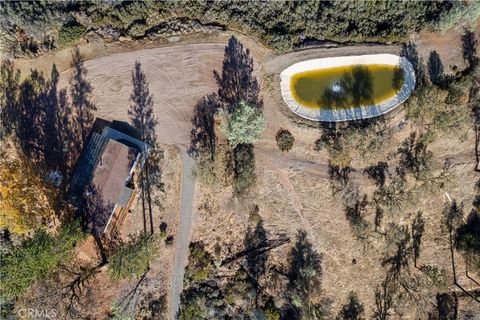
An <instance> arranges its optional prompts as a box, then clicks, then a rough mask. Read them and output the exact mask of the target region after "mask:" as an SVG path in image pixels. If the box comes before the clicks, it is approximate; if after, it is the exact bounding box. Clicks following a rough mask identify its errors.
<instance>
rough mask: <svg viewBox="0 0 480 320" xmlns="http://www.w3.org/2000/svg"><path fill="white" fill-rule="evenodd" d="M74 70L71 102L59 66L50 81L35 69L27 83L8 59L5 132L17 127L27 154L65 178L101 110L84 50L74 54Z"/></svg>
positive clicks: (5, 64)
mask: <svg viewBox="0 0 480 320" xmlns="http://www.w3.org/2000/svg"><path fill="white" fill-rule="evenodd" d="M72 68H73V78H72V80H71V82H70V85H71V90H70V98H71V101H69V96H68V94H67V91H66V90H65V89H61V90H58V81H59V73H58V70H57V68H56V66H55V65H53V67H52V70H51V75H50V79H49V80H47V79H46V77H45V76H44V75H43V73H42V72H38V71H37V70H31V71H30V74H29V75H28V76H27V77H26V78H25V80H23V81H22V82H21V83H20V81H19V77H20V74H19V72H18V71H15V70H14V69H13V65H12V64H11V63H10V62H8V61H6V62H3V63H2V68H1V69H2V72H1V74H2V80H4V81H5V82H2V87H3V89H5V90H6V91H5V93H4V94H3V95H2V100H4V102H3V103H4V107H3V108H2V124H3V125H4V126H3V128H4V129H3V130H2V131H3V134H9V133H10V132H12V131H14V133H15V136H16V139H17V141H18V142H19V145H20V147H21V149H22V152H23V153H24V154H25V155H26V156H27V157H28V158H29V159H30V160H31V161H32V162H33V163H35V164H36V165H38V166H39V168H40V169H43V170H46V171H49V170H60V171H61V172H62V173H63V175H64V176H66V175H67V174H68V173H69V171H70V169H71V168H72V167H73V164H74V163H75V160H76V158H77V157H78V155H79V154H80V150H81V148H82V146H83V142H84V141H85V139H86V135H87V133H88V131H89V129H90V126H91V124H92V123H93V111H95V110H96V107H95V105H94V104H93V103H92V102H91V100H90V98H91V97H90V96H91V92H92V87H91V85H90V83H89V82H88V81H87V79H86V75H87V70H86V69H85V67H84V66H83V63H82V62H81V55H80V52H79V50H78V48H76V49H75V50H74V53H73V56H72ZM3 103H2V104H3Z"/></svg>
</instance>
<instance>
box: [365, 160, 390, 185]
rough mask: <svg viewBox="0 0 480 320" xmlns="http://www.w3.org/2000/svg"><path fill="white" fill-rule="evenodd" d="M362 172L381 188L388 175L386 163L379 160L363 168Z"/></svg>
mask: <svg viewBox="0 0 480 320" xmlns="http://www.w3.org/2000/svg"><path fill="white" fill-rule="evenodd" d="M363 174H364V175H366V176H368V177H369V178H370V179H372V180H373V181H374V182H375V184H376V185H377V187H379V188H383V187H384V186H385V181H386V179H387V176H388V163H386V162H384V161H379V162H378V163H377V164H376V165H373V166H369V167H367V168H365V170H363Z"/></svg>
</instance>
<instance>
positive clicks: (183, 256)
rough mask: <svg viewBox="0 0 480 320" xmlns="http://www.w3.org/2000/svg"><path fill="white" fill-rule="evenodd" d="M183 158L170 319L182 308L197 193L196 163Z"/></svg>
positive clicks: (184, 154) (185, 157)
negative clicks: (193, 175) (194, 198)
mask: <svg viewBox="0 0 480 320" xmlns="http://www.w3.org/2000/svg"><path fill="white" fill-rule="evenodd" d="M181 157H182V188H181V190H182V191H181V204H180V217H179V226H178V232H177V235H176V237H177V239H176V243H175V258H174V265H173V271H172V278H171V289H170V297H171V298H170V308H169V312H170V314H169V316H168V319H175V315H176V313H177V312H178V308H179V306H180V294H181V293H182V289H183V276H184V274H185V266H186V265H187V259H188V247H189V244H190V235H191V229H192V214H193V196H194V193H195V181H194V180H193V177H192V170H193V166H194V161H193V159H192V158H190V156H189V155H188V154H187V153H186V152H185V150H181Z"/></svg>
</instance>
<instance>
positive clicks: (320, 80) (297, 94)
mask: <svg viewBox="0 0 480 320" xmlns="http://www.w3.org/2000/svg"><path fill="white" fill-rule="evenodd" d="M290 81H291V82H290V86H291V88H290V90H291V91H292V95H293V97H294V98H295V100H296V101H297V102H299V103H300V104H302V105H304V106H305V107H308V108H313V109H322V108H323V109H349V108H352V107H362V106H369V105H373V104H378V103H379V102H381V101H384V100H386V99H389V98H392V97H393V96H395V95H396V94H397V92H398V91H399V90H400V89H401V87H402V85H403V71H402V69H401V68H400V67H398V66H393V65H388V64H372V65H356V66H341V67H333V68H326V69H318V70H309V71H304V72H299V73H296V74H294V75H293V76H292V78H291V80H290Z"/></svg>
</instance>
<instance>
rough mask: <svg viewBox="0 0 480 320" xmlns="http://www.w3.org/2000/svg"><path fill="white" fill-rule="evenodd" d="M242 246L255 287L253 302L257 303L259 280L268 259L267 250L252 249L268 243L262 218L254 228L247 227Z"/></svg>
mask: <svg viewBox="0 0 480 320" xmlns="http://www.w3.org/2000/svg"><path fill="white" fill-rule="evenodd" d="M243 243H244V247H245V249H246V250H247V254H246V256H245V258H246V260H247V268H246V269H247V271H248V273H249V274H250V275H251V277H252V280H253V285H254V287H255V304H256V305H258V289H259V280H260V277H261V276H262V275H264V274H265V271H266V270H265V268H266V263H267V260H268V251H260V252H258V251H257V250H252V249H255V248H260V247H262V246H265V245H266V244H267V243H268V237H267V232H266V230H265V228H264V227H263V220H261V219H260V221H259V222H258V223H257V225H256V227H255V229H254V230H253V231H252V229H251V228H250V227H249V228H248V230H247V233H246V235H245V239H244V241H243Z"/></svg>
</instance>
